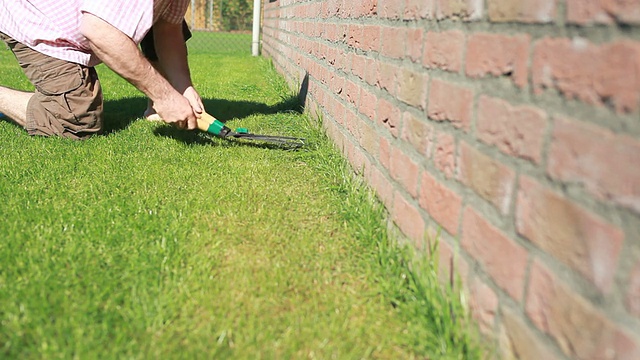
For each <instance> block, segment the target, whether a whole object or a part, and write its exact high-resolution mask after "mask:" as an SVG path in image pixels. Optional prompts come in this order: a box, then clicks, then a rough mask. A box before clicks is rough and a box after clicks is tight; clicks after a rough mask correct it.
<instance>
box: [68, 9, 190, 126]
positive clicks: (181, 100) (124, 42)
mask: <svg viewBox="0 0 640 360" xmlns="http://www.w3.org/2000/svg"><path fill="white" fill-rule="evenodd" d="M80 31H81V32H82V34H83V35H84V36H85V37H86V38H87V39H88V40H89V43H90V45H91V50H92V51H93V52H94V53H95V54H96V55H97V56H98V57H99V58H100V59H101V60H102V61H103V62H104V63H105V64H106V65H107V66H109V67H110V68H111V69H112V70H113V71H115V72H116V73H117V74H118V75H120V76H122V77H123V78H125V79H126V80H127V81H129V82H130V83H131V84H133V85H134V86H135V87H136V88H138V89H139V90H140V91H142V92H143V93H145V94H146V95H147V96H148V97H149V98H150V99H151V100H153V102H154V108H155V109H156V111H157V112H158V114H159V115H160V116H161V117H162V119H163V120H164V121H165V122H168V123H177V124H178V125H179V126H181V127H187V128H188V129H195V128H196V125H197V123H196V115H195V114H194V110H193V108H192V106H191V104H190V102H189V100H187V98H185V97H184V96H182V95H181V94H180V93H179V92H178V91H176V89H174V88H173V86H171V84H170V83H169V82H168V81H167V80H166V79H165V78H164V77H163V76H162V75H160V74H159V73H158V72H157V71H156V70H155V69H154V68H153V66H152V65H151V63H149V61H148V60H147V59H145V58H144V56H143V55H142V53H141V52H140V50H138V47H137V46H136V44H135V43H134V42H133V40H131V39H130V38H129V37H128V36H127V35H125V34H124V33H123V32H121V31H120V30H118V29H116V28H115V27H113V26H112V25H110V24H109V23H107V22H105V21H104V20H102V19H100V18H99V17H97V16H95V15H92V14H90V13H84V14H83V15H82V19H81V23H80Z"/></svg>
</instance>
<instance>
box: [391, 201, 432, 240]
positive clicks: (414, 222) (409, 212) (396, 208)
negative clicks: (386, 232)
mask: <svg viewBox="0 0 640 360" xmlns="http://www.w3.org/2000/svg"><path fill="white" fill-rule="evenodd" d="M392 217H393V221H394V222H395V223H396V225H398V227H399V228H400V230H401V231H402V232H403V233H404V234H405V235H407V237H408V238H409V239H411V240H413V241H414V242H415V243H416V244H420V243H421V242H422V241H423V236H424V226H425V225H424V219H422V216H421V215H420V212H419V211H418V209H417V208H416V207H415V206H414V205H412V204H410V203H409V202H408V201H407V200H406V199H405V198H404V197H402V195H401V194H400V193H398V192H396V193H395V195H394V200H393V211H392Z"/></svg>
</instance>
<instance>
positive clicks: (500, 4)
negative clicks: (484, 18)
mask: <svg viewBox="0 0 640 360" xmlns="http://www.w3.org/2000/svg"><path fill="white" fill-rule="evenodd" d="M556 3H557V0H487V8H488V10H489V19H490V20H491V21H492V22H516V21H517V22H526V23H549V22H553V21H554V20H555V17H556V7H557V4H556Z"/></svg>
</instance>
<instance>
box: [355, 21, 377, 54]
mask: <svg viewBox="0 0 640 360" xmlns="http://www.w3.org/2000/svg"><path fill="white" fill-rule="evenodd" d="M381 33H382V29H381V27H380V26H377V25H364V26H363V27H362V39H361V41H360V44H361V46H360V48H361V49H362V50H364V51H380V34H381Z"/></svg>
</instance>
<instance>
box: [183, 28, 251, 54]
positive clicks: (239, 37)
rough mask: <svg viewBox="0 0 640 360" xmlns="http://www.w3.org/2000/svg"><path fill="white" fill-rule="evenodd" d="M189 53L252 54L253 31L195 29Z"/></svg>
mask: <svg viewBox="0 0 640 360" xmlns="http://www.w3.org/2000/svg"><path fill="white" fill-rule="evenodd" d="M187 45H188V47H189V54H225V55H250V54H251V33H246V32H208V31H194V32H193V37H192V38H191V39H190V40H189V41H188V42H187Z"/></svg>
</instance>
